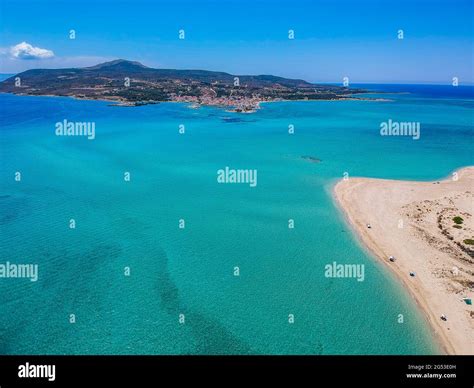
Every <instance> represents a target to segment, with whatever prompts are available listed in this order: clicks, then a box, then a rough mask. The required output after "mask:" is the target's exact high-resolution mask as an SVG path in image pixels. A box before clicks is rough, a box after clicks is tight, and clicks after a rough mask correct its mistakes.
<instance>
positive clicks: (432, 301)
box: [332, 166, 474, 354]
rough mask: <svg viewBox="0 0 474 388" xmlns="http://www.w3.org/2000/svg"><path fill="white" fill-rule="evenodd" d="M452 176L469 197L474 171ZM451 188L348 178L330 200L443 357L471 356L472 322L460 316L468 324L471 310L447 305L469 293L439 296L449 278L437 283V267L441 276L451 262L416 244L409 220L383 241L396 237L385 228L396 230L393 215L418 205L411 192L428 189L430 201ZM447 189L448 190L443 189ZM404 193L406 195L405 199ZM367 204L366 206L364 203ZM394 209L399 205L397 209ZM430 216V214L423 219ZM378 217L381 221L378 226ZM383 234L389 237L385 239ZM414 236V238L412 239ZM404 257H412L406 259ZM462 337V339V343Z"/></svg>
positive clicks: (449, 183)
mask: <svg viewBox="0 0 474 388" xmlns="http://www.w3.org/2000/svg"><path fill="white" fill-rule="evenodd" d="M456 172H457V173H458V175H459V177H460V179H459V181H462V183H461V184H462V185H464V187H467V188H468V191H467V192H469V193H471V192H472V191H474V185H473V184H472V182H474V179H473V178H474V167H471V166H470V167H464V168H461V169H459V170H456ZM459 181H458V182H459ZM453 183H454V182H452V181H451V180H450V179H449V177H448V178H444V179H443V180H440V181H421V182H420V181H398V180H386V179H375V178H374V179H372V178H350V179H349V180H348V181H343V180H339V181H338V182H336V183H335V184H333V186H332V195H333V199H334V200H335V202H336V205H337V208H338V209H339V210H340V212H341V214H342V216H343V218H344V221H345V222H346V224H348V226H349V227H350V229H351V231H352V233H353V235H354V236H355V238H356V239H357V241H358V242H359V243H360V245H361V247H362V248H363V249H365V250H366V251H367V252H368V253H369V254H370V255H371V256H373V257H374V260H378V261H381V262H382V263H384V264H385V265H386V266H387V267H389V268H390V271H391V272H392V273H393V274H394V275H395V276H396V279H397V280H398V281H400V282H401V285H402V286H403V287H404V288H406V289H407V290H408V292H409V294H410V296H411V297H412V298H413V300H414V301H415V304H416V305H417V308H419V309H420V311H421V312H422V313H423V317H424V318H425V320H426V322H427V323H428V325H429V326H430V328H431V330H432V334H433V337H434V340H435V341H436V343H437V345H438V347H439V348H440V350H441V351H442V352H443V353H445V354H474V346H473V345H469V341H470V338H469V333H471V337H473V338H474V330H473V327H474V323H473V319H469V318H468V317H467V315H466V314H464V315H463V313H464V312H465V310H470V311H469V312H470V314H471V318H474V315H473V313H472V311H473V310H472V306H467V305H466V306H464V305H463V304H461V303H458V304H455V303H452V302H453V301H455V298H457V299H459V296H460V294H462V293H463V292H464V293H465V294H466V295H467V294H468V295H467V296H469V297H471V298H472V296H473V295H472V294H473V292H472V289H469V288H468V291H465V290H463V291H461V292H458V295H455V294H456V293H454V292H450V291H448V290H446V291H444V290H445V283H448V282H450V280H451V279H449V277H448V278H447V279H446V278H439V277H438V276H439V275H438V272H437V271H438V270H439V267H440V266H442V267H444V269H445V270H446V269H447V268H449V267H450V266H451V265H452V262H453V260H452V258H451V257H450V258H446V257H444V256H445V255H444V254H443V252H439V251H438V252H436V250H434V249H433V247H431V246H429V244H427V242H426V241H424V240H423V239H421V238H420V237H419V236H418V235H417V234H416V231H417V230H418V229H417V228H418V225H414V226H413V225H412V221H411V220H410V219H407V221H409V222H407V224H408V225H406V226H405V227H404V228H403V229H399V231H400V232H399V235H398V236H396V238H392V239H390V238H387V236H393V235H394V234H396V233H397V232H396V229H395V228H394V225H390V226H388V224H396V222H397V220H398V218H399V217H400V214H394V209H398V210H401V209H403V211H405V206H407V205H408V204H411V203H412V202H413V200H414V199H418V198H416V197H417V194H418V195H419V194H420V193H419V192H417V191H416V186H421V187H423V190H422V194H423V195H425V194H426V193H427V192H429V191H430V188H433V189H434V191H435V193H432V194H431V196H429V197H430V200H431V197H434V198H436V197H437V196H439V193H438V192H436V189H438V191H439V188H440V187H441V185H442V186H443V192H444V194H445V193H446V192H448V191H450V190H451V188H452V186H453ZM461 184H458V185H457V186H458V187H456V189H455V191H456V192H459V193H461V192H462V191H463V189H461ZM466 185H467V186H466ZM448 186H450V187H449V188H448ZM381 187H387V190H388V191H387V192H391V193H392V194H393V193H397V190H399V189H400V187H401V190H403V191H404V192H405V198H404V199H401V200H400V199H398V198H397V200H391V201H390V200H386V199H385V198H390V196H385V195H383V193H381V192H380V188H381ZM407 189H409V190H407ZM469 190H471V191H469ZM364 191H365V192H367V191H371V193H370V194H366V193H364ZM406 191H408V194H407V193H406ZM431 191H433V190H431ZM368 199H370V200H369V201H367V200H368ZM377 200H378V201H379V203H378V204H376V203H374V201H377ZM424 201H426V200H424ZM387 202H396V205H394V206H388V205H387ZM404 202H407V203H406V204H404ZM400 204H404V205H403V206H402V207H401V208H400ZM415 206H419V205H415ZM471 207H472V206H471ZM430 212H431V210H430V211H429V212H428V213H430ZM433 213H434V212H433ZM384 217H385V219H384V220H382V218H384ZM394 217H396V218H394ZM377 218H380V219H381V221H380V222H382V223H383V222H387V218H388V223H387V224H381V223H380V222H379V221H378V220H377ZM367 224H370V225H371V228H368V227H367ZM428 224H429V223H427V225H428ZM382 225H384V226H382ZM428 226H430V225H428ZM428 226H427V228H428ZM397 229H398V228H397ZM428 229H429V228H428ZM429 230H431V229H429ZM374 231H375V232H374ZM388 231H391V232H394V233H387V232H388ZM414 231H415V233H413V232H414ZM397 238H398V243H399V245H398V248H400V249H398V250H397V244H396V243H397V241H396V240H397ZM391 240H395V241H391ZM405 242H410V246H409V247H408V248H407V246H408V245H409V244H408V243H406V244H405ZM401 246H403V249H401V248H402V247H401ZM425 249H426V251H428V250H429V252H430V254H433V255H434V254H437V256H439V257H436V259H435V260H430V259H431V258H432V257H434V256H430V255H429V254H424V253H423V252H426V251H425ZM420 252H421V253H420ZM392 254H393V255H394V256H395V257H396V261H395V262H391V261H389V260H388V257H389V256H390V255H392ZM410 254H412V256H411V257H410ZM446 255H447V254H446ZM420 257H422V259H420ZM425 257H427V258H425ZM413 258H416V259H413ZM402 260H403V262H402ZM466 267H467V272H468V273H470V274H472V270H473V269H474V265H472V264H466ZM408 268H413V270H416V271H415V273H416V276H418V273H421V276H423V282H418V280H419V279H418V278H413V277H410V276H408V272H407V269H408ZM445 281H446V282H445ZM431 285H433V286H436V287H433V289H436V291H439V292H438V293H437V294H435V293H433V289H432V288H431V287H430V286H431ZM441 294H442V295H441ZM441 296H442V298H441ZM438 299H443V301H442V302H439V300H438ZM440 306H442V307H441V310H442V311H444V310H443V309H446V310H449V314H448V319H449V317H451V318H453V320H454V321H453V322H451V320H450V321H448V322H445V321H442V320H441V319H440ZM467 307H469V308H470V309H468V308H467ZM456 319H459V321H458V322H457V321H455V320H456ZM451 324H453V325H454V324H455V327H454V328H453V330H451ZM456 330H458V331H456ZM466 333H467V335H468V337H464V334H466ZM473 343H474V342H473Z"/></svg>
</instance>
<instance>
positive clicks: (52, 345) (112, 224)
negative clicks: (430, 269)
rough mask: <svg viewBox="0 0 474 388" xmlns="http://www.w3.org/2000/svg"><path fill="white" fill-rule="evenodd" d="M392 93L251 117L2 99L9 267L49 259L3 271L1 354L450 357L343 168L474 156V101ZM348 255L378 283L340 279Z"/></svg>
mask: <svg viewBox="0 0 474 388" xmlns="http://www.w3.org/2000/svg"><path fill="white" fill-rule="evenodd" d="M390 98H393V101H391V102H369V101H333V102H329V101H328V102H322V101H320V102H281V103H270V104H264V105H263V108H262V109H261V110H260V111H258V112H257V113H255V114H248V115H239V114H235V113H229V112H225V111H224V110H221V109H216V108H201V109H197V110H195V109H189V108H188V107H187V106H186V105H182V104H172V103H168V104H159V105H149V106H143V107H133V108H126V107H111V106H108V104H107V103H105V102H94V101H76V100H72V99H67V98H49V97H21V96H11V95H0V104H1V105H0V106H1V108H0V109H1V143H0V145H1V151H2V154H1V155H2V156H1V164H0V182H1V186H0V187H1V191H0V207H1V213H0V216H1V219H0V252H1V258H2V259H1V260H0V262H2V263H3V262H6V261H10V262H14V263H37V264H38V265H39V280H38V281H37V282H30V281H29V280H27V279H0V353H1V354H24V353H27V354H45V353H46V354H50V353H51V354H63V353H64V354H183V353H186V354H187V353H191V354H221V353H225V354H229V353H231V354H234V353H239V354H240V353H252V354H415V353H416V354H418V353H422V354H425V353H427V354H431V353H437V352H439V350H438V349H437V346H436V345H435V343H434V342H433V338H432V337H431V334H430V330H429V328H428V326H427V324H426V322H425V321H424V319H423V317H422V315H421V313H420V312H419V311H418V310H417V308H416V306H415V305H414V303H413V301H412V300H411V298H410V296H409V295H408V294H407V293H406V292H405V290H403V289H402V288H401V286H400V285H399V284H398V283H397V281H396V280H395V279H394V278H393V276H392V275H391V274H390V273H389V272H388V271H387V270H386V268H384V266H383V265H381V264H379V263H378V262H377V261H376V260H374V259H373V258H372V257H370V256H369V255H368V254H367V253H366V252H365V251H364V250H363V248H361V247H360V246H359V244H358V242H357V241H356V239H355V237H354V236H353V235H352V234H351V232H350V229H349V227H348V226H347V225H346V224H345V223H344V220H343V219H342V217H341V215H340V213H339V211H338V210H337V209H336V207H335V205H334V203H333V201H332V199H331V186H332V184H333V183H334V182H335V180H336V179H337V178H339V177H342V175H343V173H344V172H348V173H349V174H350V175H351V176H371V177H384V178H399V179H422V180H428V179H439V178H441V177H444V176H446V175H448V174H449V173H450V172H452V171H453V170H454V169H456V168H459V167H461V166H465V165H472V164H473V162H474V161H473V154H472V145H473V144H472V139H473V128H472V120H473V111H474V110H473V108H474V102H473V100H472V99H469V98H465V97H464V98H447V97H443V98H428V97H426V98H423V97H420V96H415V95H391V96H390ZM389 118H392V119H394V120H399V121H419V122H420V123H421V138H420V140H417V141H414V140H412V139H411V138H397V137H381V136H380V135H379V125H380V122H382V121H386V120H388V119H389ZM63 119H68V120H70V121H75V120H76V121H94V122H95V123H96V139H95V140H92V141H90V140H87V139H85V138H77V137H76V138H74V137H56V136H55V135H54V124H55V123H56V122H57V121H61V120H63ZM180 124H184V125H185V127H186V134H185V135H179V134H178V126H179V125H180ZM290 124H292V125H294V127H295V134H294V135H292V136H290V135H288V133H287V129H288V125H290ZM305 155H309V156H313V157H317V158H319V159H321V160H322V161H321V163H310V162H309V161H307V160H304V159H302V158H301V156H305ZM225 166H230V167H232V168H249V169H257V170H258V185H257V187H255V188H251V187H249V186H248V185H245V184H240V185H239V184H234V185H232V184H228V185H226V184H217V182H216V171H217V170H218V169H221V168H224V167H225ZM15 171H21V173H22V181H21V182H15V180H14V172H15ZM124 171H129V172H130V173H131V181H130V182H125V181H124V180H123V174H124ZM71 218H74V219H75V220H76V222H77V227H76V229H74V230H72V229H69V220H70V219H71ZM181 218H182V219H184V220H185V222H186V228H185V229H179V228H178V220H179V219H181ZM290 218H291V219H294V220H295V228H294V229H288V219H290ZM333 261H336V262H338V263H351V264H352V263H359V264H364V265H365V280H364V281H363V282H358V281H356V280H355V279H347V278H346V279H331V278H326V277H325V276H324V266H325V265H326V264H328V263H332V262H333ZM126 266H129V267H130V268H131V276H129V277H126V276H124V273H123V269H124V267H126ZM235 266H239V268H240V276H239V277H235V276H233V271H234V267H235ZM69 314H75V315H76V323H75V324H70V323H69ZM179 314H185V323H184V324H180V323H179V321H178V318H179ZM288 314H294V316H295V323H294V324H289V323H288ZM399 314H403V315H404V323H403V324H400V323H398V315H399Z"/></svg>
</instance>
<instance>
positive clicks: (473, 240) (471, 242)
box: [464, 238, 474, 245]
mask: <svg viewBox="0 0 474 388" xmlns="http://www.w3.org/2000/svg"><path fill="white" fill-rule="evenodd" d="M464 244H466V245H474V239H472V238H467V239H465V240H464Z"/></svg>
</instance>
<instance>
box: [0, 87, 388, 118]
mask: <svg viewBox="0 0 474 388" xmlns="http://www.w3.org/2000/svg"><path fill="white" fill-rule="evenodd" d="M0 93H1V94H10V95H14V96H22V97H62V98H71V99H73V100H78V101H101V102H108V103H109V106H113V107H125V108H127V107H137V106H145V105H158V104H166V103H174V104H179V103H181V104H195V105H196V106H193V107H190V109H199V108H201V107H214V108H218V109H225V110H226V112H229V113H243V114H251V113H256V112H258V110H259V109H261V105H262V104H267V103H276V102H309V101H326V102H327V101H368V102H393V100H392V99H385V98H379V97H377V98H368V97H361V98H358V97H353V96H348V97H341V98H332V99H325V98H321V99H312V100H310V99H294V100H284V99H281V100H279V99H275V100H261V101H258V102H257V103H256V105H255V106H254V107H253V108H252V109H248V110H239V109H238V108H235V107H234V106H233V105H225V104H207V103H196V102H191V101H151V100H150V101H135V102H132V101H128V100H125V99H123V98H120V97H119V98H116V99H115V98H88V97H80V96H75V95H70V96H59V95H55V94H23V93H10V92H0ZM359 94H363V93H359Z"/></svg>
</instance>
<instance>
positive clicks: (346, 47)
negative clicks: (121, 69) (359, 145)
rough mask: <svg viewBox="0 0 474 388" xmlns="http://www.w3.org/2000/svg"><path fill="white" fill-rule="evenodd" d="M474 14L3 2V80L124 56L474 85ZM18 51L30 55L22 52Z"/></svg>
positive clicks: (303, 74) (447, 7)
mask: <svg viewBox="0 0 474 388" xmlns="http://www.w3.org/2000/svg"><path fill="white" fill-rule="evenodd" d="M473 14H474V10H473V5H472V0H443V1H440V0H438V1H437V0H431V1H428V0H411V1H410V0H351V1H349V0H332V1H331V0H319V1H318V0H313V1H310V0H307V1H302V0H291V1H288V0H285V1H277V0H273V1H271V2H270V1H262V0H252V1H250V0H241V1H235V0H234V1H232V0H231V1H224V0H221V1H217V0H215V1H213V0H205V1H201V0H195V1H187V0H186V1H179V0H175V1H160V0H155V1H152V0H149V1H145V0H130V1H129V0H127V1H124V0H118V1H112V0H110V1H104V0H102V1H100V0H95V1H89V0H81V1H77V0H70V1H52V0H49V1H40V0H37V1H33V0H28V1H22V0H0V47H1V49H0V60H1V62H0V72H1V73H16V72H19V71H23V70H25V69H29V68H39V67H41V68H54V67H76V66H88V65H93V64H96V63H99V62H103V61H105V60H110V59H116V58H125V59H130V60H137V61H140V62H142V63H144V64H146V65H148V66H153V67H164V68H180V69H190V68H193V69H208V70H220V71H227V72H230V73H233V74H274V75H281V76H285V77H293V78H303V79H306V80H308V81H313V82H318V81H319V82H342V78H343V77H345V76H347V77H349V79H350V81H351V82H352V83H357V82H410V83H426V82H429V83H448V84H450V83H451V80H452V78H453V77H458V78H459V81H460V83H461V84H463V83H473V82H474V75H473V56H474V54H473V51H474V48H473V36H474V33H473V23H474V22H473V16H472V15H473ZM71 29H74V30H75V31H76V39H74V40H71V39H69V31H70V30H71ZM180 29H184V31H185V34H186V35H185V39H184V40H180V39H178V31H179V30H180ZM290 29H292V30H294V33H295V38H294V39H293V40H290V39H288V30H290ZM399 30H403V34H404V39H403V40H400V39H398V38H397V33H398V31H399ZM22 42H26V43H27V44H28V45H31V46H32V47H30V46H27V47H26V48H25V47H24V46H21V47H17V48H16V51H15V46H16V45H18V44H20V43H22ZM35 48H36V49H35ZM39 49H43V51H41V50H39ZM25 53H26V54H27V55H25ZM29 54H31V55H29ZM37 54H38V55H37ZM34 58H39V59H34Z"/></svg>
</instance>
